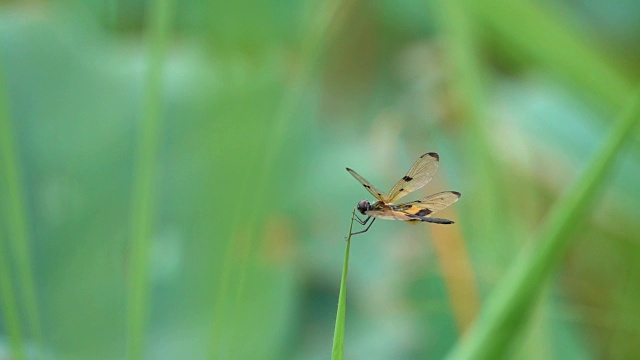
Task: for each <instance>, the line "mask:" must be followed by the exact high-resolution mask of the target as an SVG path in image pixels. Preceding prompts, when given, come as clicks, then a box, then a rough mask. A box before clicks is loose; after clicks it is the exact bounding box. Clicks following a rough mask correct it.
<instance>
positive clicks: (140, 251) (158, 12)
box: [127, 0, 172, 359]
mask: <svg viewBox="0 0 640 360" xmlns="http://www.w3.org/2000/svg"><path fill="white" fill-rule="evenodd" d="M171 5H172V1H171V0H163V1H158V2H153V3H151V11H150V23H149V34H150V39H149V41H150V59H149V68H148V70H147V78H146V84H145V88H146V91H145V93H144V98H143V103H142V121H141V123H140V131H139V138H138V144H137V146H138V148H137V153H136V154H135V156H136V158H135V165H136V167H135V173H134V183H133V198H132V210H131V215H132V218H131V219H132V220H131V265H130V278H129V281H130V283H129V286H130V288H129V294H128V309H127V321H128V328H127V358H129V359H140V358H142V355H143V348H144V344H143V342H144V340H143V339H144V330H145V326H144V323H145V314H146V307H147V293H148V286H147V285H148V284H147V282H148V266H149V265H148V263H149V250H150V249H149V248H150V237H151V230H152V228H153V214H152V212H153V205H154V201H153V198H154V193H155V181H154V177H155V174H156V161H157V159H156V153H157V148H158V138H159V123H160V117H161V108H162V101H161V98H162V93H161V90H162V70H163V64H164V60H165V57H166V52H167V49H166V48H167V42H168V41H167V38H168V35H169V23H170V21H169V20H170V17H171V7H172V6H171Z"/></svg>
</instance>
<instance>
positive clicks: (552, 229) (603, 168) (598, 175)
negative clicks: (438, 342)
mask: <svg viewBox="0 0 640 360" xmlns="http://www.w3.org/2000/svg"><path fill="white" fill-rule="evenodd" d="M639 118H640V91H639V92H636V94H635V97H634V100H633V102H632V103H631V104H630V106H629V107H628V108H627V109H626V111H625V112H624V113H623V114H622V116H621V117H620V119H619V120H618V121H617V122H616V123H615V127H614V129H613V130H612V131H611V133H610V134H609V135H608V137H607V138H606V140H605V141H604V144H603V145H602V147H601V148H600V149H599V150H598V151H597V152H596V153H595V155H594V156H593V157H592V159H591V160H590V162H589V164H588V165H587V167H586V169H585V171H584V173H583V174H582V175H581V176H580V177H579V178H578V179H577V180H576V182H575V183H574V184H573V186H571V187H570V188H569V190H568V191H567V192H566V193H565V195H564V196H563V197H562V198H561V199H560V200H559V201H558V202H557V203H556V204H555V205H554V207H553V209H552V210H551V212H550V213H549V216H548V217H547V219H546V221H545V223H544V224H543V227H542V230H541V231H540V232H539V234H538V236H537V237H536V238H535V239H534V241H533V243H534V244H540V246H539V247H538V248H536V249H534V250H533V251H529V252H527V253H523V254H522V255H521V256H520V258H519V259H517V260H516V261H515V264H514V266H513V267H512V268H511V269H510V270H509V272H508V273H507V275H506V276H505V279H504V280H503V281H502V282H501V283H500V284H499V285H498V286H497V288H496V289H495V290H494V292H493V293H492V294H491V296H490V298H489V299H488V301H487V303H486V306H485V308H484V309H483V310H482V312H481V314H480V316H479V318H478V319H477V321H476V323H475V324H474V325H473V327H472V328H471V330H470V331H469V333H468V334H467V336H466V338H465V340H464V341H463V342H461V343H459V344H458V346H457V347H456V348H455V349H454V350H453V352H452V353H450V355H449V357H448V358H449V359H493V358H496V357H500V356H499V355H500V354H503V353H504V351H505V348H506V346H507V345H508V344H509V340H510V339H512V338H513V337H514V336H515V332H514V329H515V328H517V326H518V325H520V323H521V320H522V315H523V313H526V312H527V311H528V310H529V308H530V307H531V305H532V304H533V302H534V301H535V299H536V296H535V295H537V294H538V293H540V291H541V290H542V288H543V285H544V283H545V280H546V279H547V278H548V277H549V276H550V275H551V273H552V270H553V268H554V265H556V263H557V262H558V261H559V260H560V259H561V257H562V256H563V255H564V253H565V250H566V249H567V248H568V246H569V244H570V240H571V237H570V236H569V235H570V234H571V232H572V231H573V230H574V229H575V228H576V227H577V226H578V225H579V223H580V221H581V220H582V218H584V217H585V215H588V212H589V210H590V209H591V206H590V204H591V202H592V200H593V199H594V197H595V195H596V194H597V190H598V189H600V188H601V187H602V185H603V183H604V181H605V178H606V175H607V174H608V173H609V171H610V170H611V168H612V167H613V164H614V160H615V156H616V154H617V153H618V152H619V151H620V148H621V147H622V145H623V143H624V140H625V139H626V138H627V137H628V136H629V135H630V133H631V131H632V130H633V128H634V125H636V122H637V121H638V119H639Z"/></svg>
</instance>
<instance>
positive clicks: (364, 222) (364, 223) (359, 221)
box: [353, 214, 371, 225]
mask: <svg viewBox="0 0 640 360" xmlns="http://www.w3.org/2000/svg"><path fill="white" fill-rule="evenodd" d="M353 215H354V216H355V220H356V221H357V222H358V223H359V224H360V225H367V222H369V219H371V216H367V218H366V219H364V220H362V219H360V217H359V216H358V215H356V214H353Z"/></svg>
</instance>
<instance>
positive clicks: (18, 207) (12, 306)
mask: <svg viewBox="0 0 640 360" xmlns="http://www.w3.org/2000/svg"><path fill="white" fill-rule="evenodd" d="M7 107H8V100H7V96H6V94H5V86H4V81H3V77H2V74H1V73H0V174H2V175H4V176H3V177H4V178H3V179H2V180H3V181H2V183H3V184H4V185H5V186H6V189H4V191H3V192H4V194H5V195H4V196H3V205H6V209H5V212H6V214H7V223H6V224H3V225H5V226H7V233H8V235H9V239H8V240H7V241H5V240H4V239H0V300H1V301H0V303H1V304H2V311H3V314H4V318H5V321H6V327H7V332H8V335H9V342H10V346H11V351H12V353H13V356H15V358H16V359H24V358H25V354H24V340H23V336H24V334H23V333H22V326H21V324H20V313H19V309H18V300H17V293H16V291H15V290H16V289H15V288H14V286H13V281H14V279H12V277H11V264H10V263H9V259H8V257H7V255H8V254H12V253H13V254H15V256H16V268H17V270H18V278H19V282H20V283H21V284H22V289H21V290H22V291H23V293H24V306H25V308H26V315H27V319H28V322H29V326H30V328H31V330H32V331H33V337H34V339H35V340H36V342H40V326H39V320H38V308H37V305H36V295H35V294H36V292H35V285H34V281H33V271H32V268H31V257H30V252H29V245H28V236H27V224H26V219H25V209H24V201H23V199H22V187H21V184H22V182H21V180H20V168H19V166H18V158H17V154H16V151H15V149H16V148H15V142H14V138H13V134H14V132H13V129H12V127H11V123H10V119H9V110H8V108H7ZM5 243H6V244H7V245H9V244H10V246H7V248H5V246H4V244H5ZM9 248H11V250H12V251H8V250H9Z"/></svg>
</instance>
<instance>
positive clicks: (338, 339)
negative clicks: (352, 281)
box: [331, 208, 356, 360]
mask: <svg viewBox="0 0 640 360" xmlns="http://www.w3.org/2000/svg"><path fill="white" fill-rule="evenodd" d="M355 215H356V209H355V208H354V209H353V212H352V213H351V225H350V226H349V236H348V237H347V249H346V251H345V254H344V266H343V267H342V280H341V281H340V295H339V297H338V313H337V314H336V327H335V329H334V331H333V350H332V351H331V360H342V358H343V356H344V321H345V317H346V312H347V272H348V271H349V248H350V247H351V232H352V230H353V218H354V216H355Z"/></svg>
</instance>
